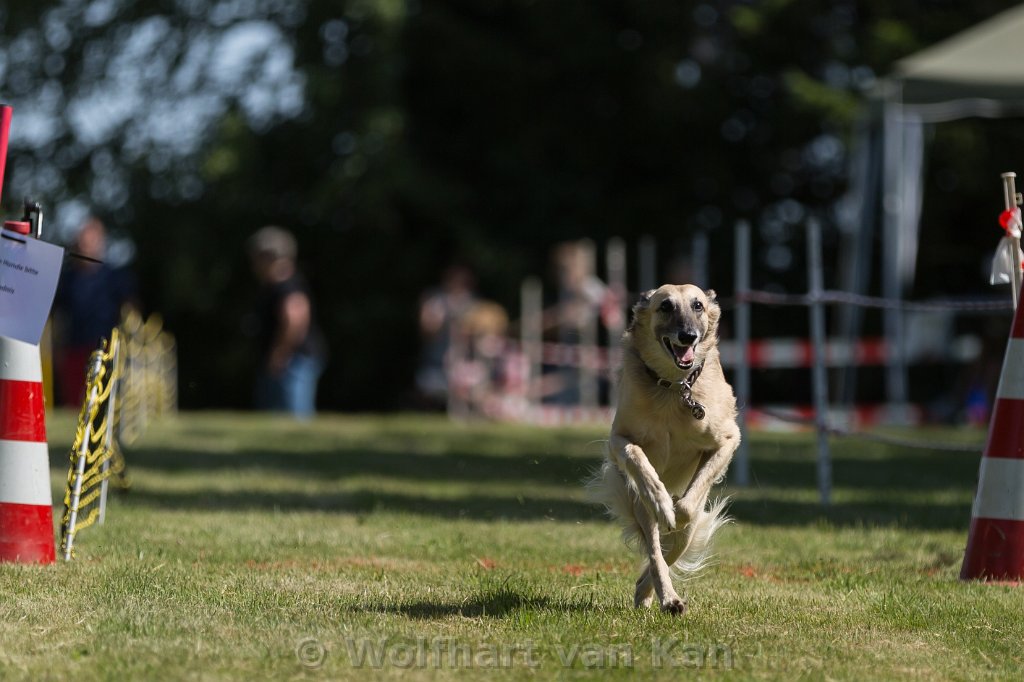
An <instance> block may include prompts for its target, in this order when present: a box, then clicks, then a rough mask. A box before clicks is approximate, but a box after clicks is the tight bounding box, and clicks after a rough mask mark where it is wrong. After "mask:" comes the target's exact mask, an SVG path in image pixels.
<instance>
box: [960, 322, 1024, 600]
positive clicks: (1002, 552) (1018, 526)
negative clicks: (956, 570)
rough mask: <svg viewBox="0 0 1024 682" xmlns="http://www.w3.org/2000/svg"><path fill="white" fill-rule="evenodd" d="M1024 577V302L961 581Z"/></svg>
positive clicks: (1003, 376) (982, 470)
mask: <svg viewBox="0 0 1024 682" xmlns="http://www.w3.org/2000/svg"><path fill="white" fill-rule="evenodd" d="M975 578H979V579H982V580H989V581H1003V582H1007V581H1009V582H1019V581H1020V580H1021V579H1024V304H1021V305H1019V306H1017V312H1016V313H1015V314H1014V319H1013V329H1012V330H1011V332H1010V341H1009V343H1008V344H1007V346H1006V355H1005V357H1004V358H1003V370H1002V373H1001V374H1000V376H999V389H998V390H997V391H996V404H995V409H994V410H993V411H992V421H991V423H990V424H989V429H988V442H987V443H986V445H985V452H984V453H983V454H982V457H981V467H980V469H979V470H978V491H977V493H976V494H975V498H974V509H973V510H972V512H971V530H970V533H969V534H968V536H967V551H966V553H965V555H964V564H963V567H962V568H961V569H960V579H961V580H972V579H975Z"/></svg>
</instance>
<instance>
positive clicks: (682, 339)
mask: <svg viewBox="0 0 1024 682" xmlns="http://www.w3.org/2000/svg"><path fill="white" fill-rule="evenodd" d="M676 338H677V339H678V341H679V343H680V344H682V345H684V346H692V345H693V343H694V341H696V340H697V335H696V334H694V333H693V332H691V331H685V330H684V331H680V332H679V333H678V334H677V335H676Z"/></svg>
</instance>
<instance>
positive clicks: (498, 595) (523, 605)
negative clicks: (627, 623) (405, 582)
mask: <svg viewBox="0 0 1024 682" xmlns="http://www.w3.org/2000/svg"><path fill="white" fill-rule="evenodd" d="M486 582H488V583H492V582H493V581H490V580H487V581H486ZM538 609H550V610H556V611H561V612H581V611H593V610H594V604H593V602H590V601H578V602H576V601H565V600H561V599H552V598H551V597H550V596H546V595H544V594H542V593H541V592H540V591H538V590H537V589H534V587H533V586H531V585H528V584H523V585H521V584H517V583H516V582H514V581H511V579H506V580H505V581H504V582H502V583H500V584H498V583H496V582H493V584H490V585H484V586H482V587H481V588H480V589H479V590H477V591H476V593H475V594H474V595H473V596H472V597H469V598H467V599H463V600H460V601H456V600H438V601H414V602H409V603H404V604H366V605H361V606H353V607H352V610H353V611H360V612H370V613H388V614H399V615H403V616H407V617H409V618H414V619H416V620H436V619H438V618H450V617H455V616H458V617H463V618H486V617H491V618H503V617H506V616H509V615H510V614H515V613H516V612H520V611H535V610H538Z"/></svg>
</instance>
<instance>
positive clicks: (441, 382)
mask: <svg viewBox="0 0 1024 682" xmlns="http://www.w3.org/2000/svg"><path fill="white" fill-rule="evenodd" d="M475 286H476V281H475V278H474V277H473V273H472V271H471V270H470V269H469V268H468V267H466V266H464V265H452V266H449V267H448V268H447V269H446V270H445V271H444V273H443V274H442V276H441V285H440V286H439V287H437V288H434V289H430V290H428V291H427V292H426V293H424V294H423V296H422V298H421V299H420V310H419V327H420V361H419V367H418V368H417V370H416V390H417V392H418V393H419V396H420V398H421V400H423V401H424V402H426V403H427V404H428V405H429V406H431V407H436V408H441V407H444V406H445V404H446V403H447V400H448V364H447V363H448V354H449V350H450V349H451V345H452V337H453V334H454V333H455V331H456V330H457V329H458V326H459V322H460V320H461V319H462V318H463V316H465V315H466V313H467V312H468V311H469V310H470V309H471V308H472V307H473V304H474V303H475V301H476V294H475V293H474V287H475Z"/></svg>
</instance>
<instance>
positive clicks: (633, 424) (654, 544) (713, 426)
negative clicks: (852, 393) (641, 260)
mask: <svg viewBox="0 0 1024 682" xmlns="http://www.w3.org/2000/svg"><path fill="white" fill-rule="evenodd" d="M720 316H721V309H720V308H719V306H718V303H717V302H716V299H715V292H714V291H713V290H711V289H708V290H707V291H704V290H702V289H701V288H700V287H697V286H694V285H692V284H683V285H672V284H666V285H664V286H662V287H660V288H658V289H654V290H652V291H648V292H647V293H645V294H643V296H641V298H640V301H639V302H638V303H637V304H636V305H635V306H634V307H633V319H632V321H631V323H630V325H629V327H628V329H627V330H626V332H625V334H623V337H622V350H623V353H622V355H623V358H622V376H621V380H620V384H619V394H618V395H619V397H618V408H617V411H616V414H615V418H614V421H613V423H612V428H611V435H610V437H609V441H608V457H607V459H606V460H605V462H604V464H603V465H602V466H601V468H600V470H599V471H598V472H597V473H596V474H595V476H594V478H593V480H592V481H590V483H589V487H590V489H591V491H592V493H593V495H592V496H593V497H594V498H595V499H596V500H597V501H599V502H601V503H602V504H604V505H605V507H606V508H607V509H608V512H609V514H611V515H612V516H613V517H614V518H615V519H616V520H618V521H619V522H620V523H621V524H622V526H623V537H624V538H625V539H626V541H627V543H629V544H635V545H637V546H638V549H640V550H641V551H642V553H643V554H644V556H645V558H646V563H645V565H644V569H643V571H642V573H641V574H640V578H639V579H638V580H637V581H636V593H635V595H634V603H635V605H636V606H637V607H638V608H639V607H648V606H650V605H651V603H652V602H653V600H654V597H655V595H656V596H657V598H658V603H659V604H660V606H661V610H662V611H665V612H668V613H671V614H673V615H681V614H683V613H685V612H686V602H685V600H684V599H682V598H680V597H679V595H678V594H677V593H676V591H675V589H674V588H673V587H672V580H671V575H670V567H674V568H676V569H677V570H680V571H682V572H684V573H692V572H695V571H698V570H700V569H701V568H702V567H703V566H704V565H705V564H706V562H707V560H708V557H709V553H710V543H711V538H712V536H713V535H714V533H715V531H717V530H718V529H719V528H720V527H721V526H722V525H723V524H725V523H727V522H728V518H727V517H726V516H725V515H724V510H725V502H726V501H725V500H717V501H715V502H714V503H712V504H710V505H709V504H708V493H709V492H710V490H711V487H712V486H713V485H714V484H715V483H717V482H719V481H720V480H722V478H724V476H725V470H726V468H727V467H728V466H729V461H730V460H731V459H732V456H733V453H734V452H735V451H736V448H737V447H738V446H739V443H740V430H739V427H738V426H737V424H736V398H735V397H734V396H733V392H732V387H731V386H729V384H728V383H727V382H726V380H725V375H724V374H723V373H722V363H721V360H720V359H719V353H718V320H719V317H720Z"/></svg>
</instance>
